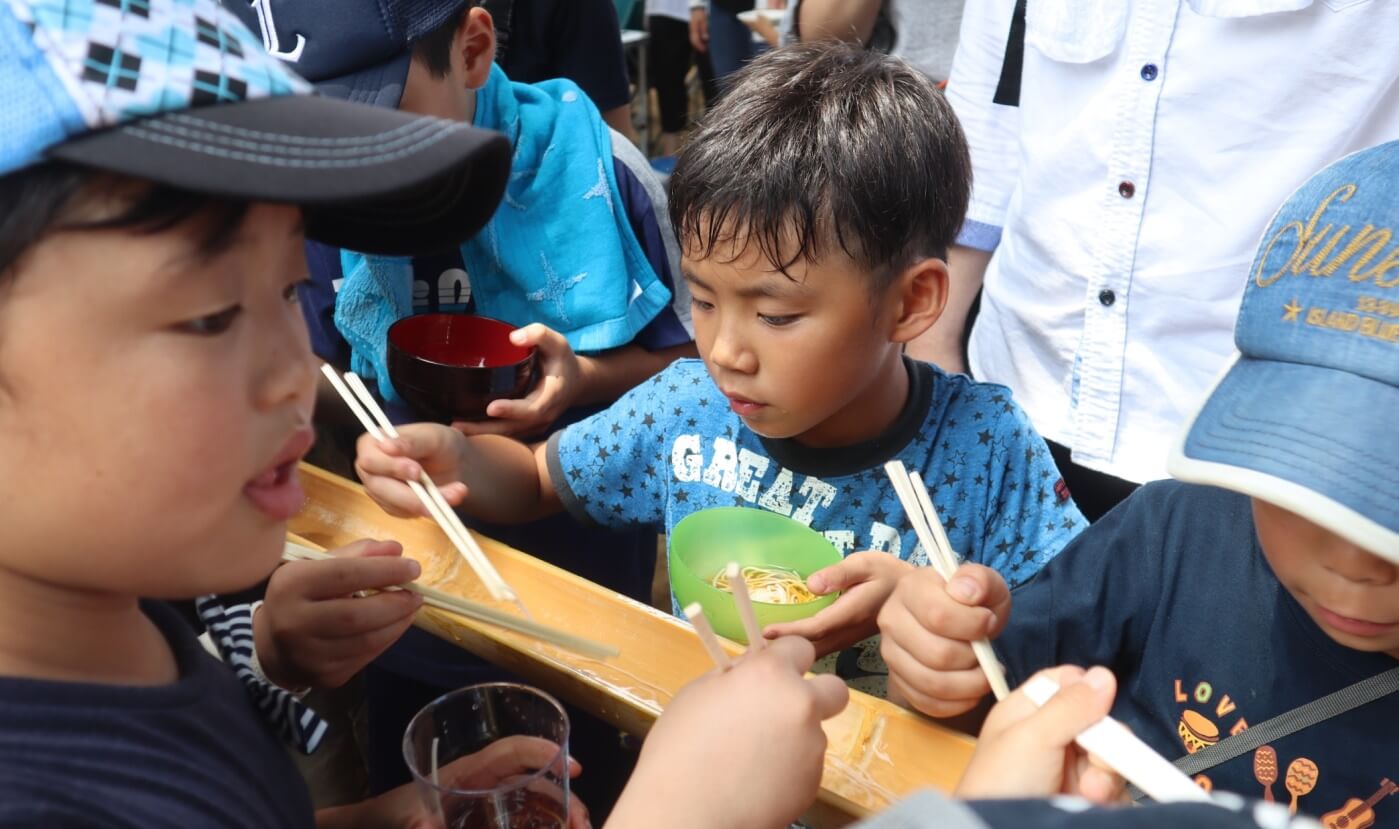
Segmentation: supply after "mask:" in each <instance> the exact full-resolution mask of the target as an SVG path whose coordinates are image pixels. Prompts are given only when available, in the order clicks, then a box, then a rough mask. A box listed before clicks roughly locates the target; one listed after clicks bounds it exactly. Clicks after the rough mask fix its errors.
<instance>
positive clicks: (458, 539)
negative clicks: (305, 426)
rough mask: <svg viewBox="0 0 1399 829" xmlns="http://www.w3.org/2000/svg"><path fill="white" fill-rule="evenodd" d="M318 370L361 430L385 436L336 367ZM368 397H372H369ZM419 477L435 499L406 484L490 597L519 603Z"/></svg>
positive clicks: (423, 489) (416, 485)
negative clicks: (479, 580)
mask: <svg viewBox="0 0 1399 829" xmlns="http://www.w3.org/2000/svg"><path fill="white" fill-rule="evenodd" d="M321 373H322V374H324V375H325V376H326V379H328V380H330V384H331V385H332V386H334V387H335V391H336V392H338V393H339V394H340V397H341V398H342V399H343V400H344V401H345V405H346V406H349V407H350V411H351V412H352V413H353V414H354V416H355V417H356V418H357V419H358V420H359V422H360V425H362V426H363V427H364V430H365V431H366V432H368V433H369V434H370V436H371V437H373V438H374V439H375V440H386V439H387V438H386V437H385V433H384V432H383V431H381V430H380V429H379V427H378V426H377V425H375V422H374V420H373V419H372V418H371V417H370V415H369V412H368V411H367V410H366V409H365V408H364V406H363V405H362V404H361V402H360V400H359V399H358V398H357V397H356V395H355V393H354V392H352V391H351V390H350V387H349V386H347V385H346V384H345V381H344V380H342V379H341V378H340V375H338V374H336V373H335V369H333V368H331V367H330V366H329V365H328V364H323V365H322V366H321ZM361 385H362V383H361ZM366 392H367V390H366ZM369 399H370V400H371V401H373V398H372V397H370V398H369ZM373 407H374V410H375V411H376V412H377V413H378V415H379V416H383V417H384V420H385V421H387V420H388V418H387V417H386V416H384V413H383V410H382V409H379V406H378V404H377V403H374V404H373ZM397 434H398V431H397V430H396V429H395V430H394V435H395V436H397ZM422 480H425V481H427V483H428V484H430V485H431V486H432V489H433V490H434V491H437V498H436V499H434V498H433V497H432V495H431V494H430V493H429V492H428V489H427V487H425V486H423V484H422V482H421V481H408V482H407V484H408V488H409V489H411V490H412V491H413V494H414V495H416V496H418V500H419V501H421V502H422V504H423V507H424V508H426V509H427V511H428V514H429V515H431V516H432V518H433V520H435V521H436V522H437V525H438V526H439V527H441V528H442V532H443V533H444V534H445V535H446V536H447V539H448V540H449V541H451V542H452V545H453V546H454V547H456V548H457V552H458V553H460V554H461V556H462V558H463V559H465V560H466V563H467V565H468V566H469V567H471V569H472V570H473V571H474V572H475V573H476V575H477V577H478V578H480V579H481V582H482V584H484V585H485V587H486V590H487V592H489V593H490V594H491V598H493V599H496V600H497V601H504V602H515V603H517V604H518V603H519V597H518V596H516V595H515V591H513V590H511V589H510V587H509V585H506V584H505V581H504V580H503V579H501V577H500V574H499V573H497V572H496V571H495V568H494V567H492V566H491V564H490V562H489V561H488V560H487V559H486V557H485V554H484V553H482V552H481V550H480V548H479V547H478V546H477V545H476V542H475V540H474V539H472V538H471V536H470V534H469V533H463V534H461V535H459V534H458V533H457V530H456V525H455V524H454V522H453V521H452V519H451V518H449V517H448V514H451V515H455V512H454V511H453V510H451V509H448V510H447V512H446V513H444V512H443V511H442V510H441V509H440V507H439V506H438V504H439V502H440V503H443V504H445V503H446V501H445V499H443V498H442V493H441V491H438V490H437V486H436V484H433V483H432V479H431V478H429V477H428V476H427V474H426V473H424V474H423V476H422Z"/></svg>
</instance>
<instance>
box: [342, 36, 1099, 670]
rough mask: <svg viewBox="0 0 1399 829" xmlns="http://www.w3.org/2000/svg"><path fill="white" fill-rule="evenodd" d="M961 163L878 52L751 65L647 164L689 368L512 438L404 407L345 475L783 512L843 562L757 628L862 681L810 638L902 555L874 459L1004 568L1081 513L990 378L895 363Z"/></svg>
mask: <svg viewBox="0 0 1399 829" xmlns="http://www.w3.org/2000/svg"><path fill="white" fill-rule="evenodd" d="M969 169H970V168H969V163H968V154H967V147H966V143H965V140H964V138H963V136H962V132H961V129H960V127H959V126H958V124H957V121H956V118H955V117H954V115H953V114H952V111H951V109H950V108H949V106H948V105H947V103H946V101H945V100H944V99H943V97H942V95H941V94H940V93H939V92H938V91H937V90H936V89H934V88H933V86H932V85H931V84H930V83H929V82H928V81H927V80H926V79H925V78H924V77H923V76H922V75H920V74H919V73H918V72H917V71H915V70H913V69H911V68H910V67H908V66H907V65H906V64H904V63H903V62H901V61H899V60H898V59H896V58H891V57H888V56H884V55H878V54H872V53H868V52H864V51H860V50H856V49H851V48H849V47H846V46H841V45H833V44H821V45H806V46H801V47H797V48H793V49H786V50H782V51H780V52H776V53H773V54H771V55H767V56H765V57H763V58H761V59H759V60H758V61H755V62H754V63H753V64H752V65H751V67H750V68H748V69H747V70H745V73H744V75H743V76H742V78H741V80H740V82H739V84H738V85H737V86H736V87H735V88H734V89H733V90H732V91H731V93H730V94H729V95H727V96H726V97H725V100H724V103H723V104H721V105H720V106H719V107H718V108H716V109H715V110H714V112H713V113H712V114H711V115H710V117H709V118H708V119H707V120H706V122H705V124H704V126H703V127H702V128H701V129H700V130H699V131H697V132H696V134H695V135H694V137H693V138H692V139H691V140H690V142H689V144H688V145H687V147H686V149H685V151H684V152H683V153H682V154H681V156H680V158H679V160H678V163H677V165H676V169H675V173H674V175H673V177H672V179H671V203H670V206H671V215H672V218H673V220H674V224H675V227H676V228H677V229H678V232H679V234H680V241H681V248H682V251H683V258H682V271H683V272H684V273H683V275H684V278H685V280H686V282H687V283H688V284H689V287H690V290H691V292H692V294H693V317H694V324H695V332H696V342H697V343H698V345H699V350H700V354H701V356H702V357H703V361H699V360H684V361H680V362H677V363H675V364H673V365H672V366H671V367H670V368H668V369H666V370H665V371H663V372H662V373H661V374H659V375H657V376H656V377H654V378H652V379H651V380H650V381H647V382H646V383H643V384H642V385H640V386H638V387H637V388H635V389H633V390H632V391H631V392H630V393H628V394H627V395H625V396H624V397H622V398H621V399H620V400H619V401H618V402H617V403H615V404H614V405H612V406H611V407H610V408H608V409H607V410H605V411H603V412H601V413H599V414H597V415H595V416H593V417H592V418H589V419H587V420H584V421H582V422H580V423H577V424H575V425H572V426H570V427H568V428H566V429H564V430H563V431H561V432H559V433H557V434H555V435H554V436H553V437H552V438H551V439H550V440H549V441H548V442H547V443H544V444H538V445H535V446H533V447H530V446H526V445H524V444H522V443H518V442H515V441H513V440H509V439H506V438H502V437H498V436H480V437H474V438H465V437H463V436H462V435H461V434H460V433H458V432H454V431H453V430H451V429H447V428H444V427H439V426H434V425H430V424H415V425H412V426H409V427H405V428H403V429H402V430H401V432H402V435H403V436H402V438H401V439H400V440H398V441H394V442H386V443H383V444H379V443H375V442H373V441H372V440H362V441H361V443H360V446H359V458H358V469H359V472H360V474H361V477H362V478H363V479H364V481H365V485H366V486H367V488H368V490H369V492H370V494H371V495H372V496H373V497H374V498H375V499H376V500H378V501H379V502H380V503H381V504H382V505H383V506H384V507H385V508H386V509H389V510H390V511H392V512H396V513H417V512H418V511H419V510H420V507H419V506H418V502H417V500H416V498H414V497H413V495H412V494H411V492H410V491H409V490H408V488H407V486H406V485H405V484H404V483H403V480H405V479H412V478H414V477H415V476H416V475H418V474H419V471H420V469H424V470H426V471H427V472H428V473H429V474H431V475H432V476H433V478H434V479H435V480H437V481H438V482H439V483H447V484H449V485H448V486H447V487H445V488H444V493H445V494H446V495H447V496H448V498H449V499H451V500H453V501H454V502H458V503H461V504H462V506H463V507H464V509H465V510H466V511H467V512H468V513H471V514H472V515H475V516H478V517H480V518H484V519H486V520H491V521H525V520H530V519H533V518H536V517H538V516H540V515H545V514H549V513H552V512H557V511H559V510H561V509H567V510H568V511H569V512H570V513H572V514H574V515H576V516H578V517H579V518H582V519H586V520H588V521H590V522H594V523H597V524H603V525H607V526H613V527H625V526H636V525H643V526H652V527H656V528H658V529H663V530H665V531H667V532H669V531H670V529H671V528H672V527H674V526H675V524H676V523H677V522H678V521H680V520H681V519H682V518H684V517H685V516H687V515H689V514H691V513H693V512H696V511H697V510H702V509H706V508H709V507H717V506H732V505H735V504H737V505H742V506H750V507H756V508H759V509H765V510H769V511H772V512H776V513H779V514H782V515H787V516H790V517H791V518H793V519H794V520H796V521H799V522H801V523H803V524H805V525H807V526H810V527H811V528H813V529H815V530H818V531H820V532H822V533H824V534H825V535H826V537H827V538H829V539H830V540H831V541H832V542H833V543H834V544H835V545H836V546H837V547H839V548H840V549H841V551H842V552H844V553H845V554H846V556H847V557H846V559H845V561H844V562H842V563H841V564H838V565H836V566H834V567H831V568H828V569H826V570H823V571H821V572H818V573H816V574H814V575H812V576H811V578H810V579H809V585H810V587H811V588H812V590H813V591H815V592H817V593H820V594H826V593H830V592H833V591H836V590H839V591H841V592H842V594H843V595H842V596H841V597H840V599H839V600H838V601H836V602H835V603H834V604H833V605H832V606H831V607H829V608H827V609H826V610H825V611H823V612H822V613H820V614H818V615H816V616H814V617H812V618H811V619H808V620H806V621H803V622H800V623H795V624H790V625H780V626H774V627H772V628H770V629H769V630H768V631H766V633H767V634H768V635H771V636H777V635H783V634H796V635H800V636H805V637H807V638H809V639H811V640H813V641H814V642H815V643H816V644H817V648H818V650H819V651H820V652H822V653H826V654H832V658H831V659H832V661H835V662H837V664H836V665H834V666H830V665H828V667H835V668H836V669H837V671H838V672H839V673H840V674H841V675H842V676H844V677H846V678H847V679H848V680H855V681H856V682H855V684H856V687H859V688H861V689H863V690H868V691H871V692H875V693H879V692H880V691H882V690H883V676H882V674H883V673H884V669H883V666H882V663H880V661H879V659H878V653H877V650H878V648H877V647H876V646H875V645H874V644H873V643H868V642H867V643H865V644H864V646H863V647H862V648H860V649H858V650H855V651H851V652H849V654H848V655H842V658H837V657H836V656H834V655H835V654H836V653H837V652H840V651H842V650H844V649H846V648H849V647H850V646H852V645H855V644H857V643H860V642H862V641H863V640H866V639H867V638H869V637H870V636H871V635H872V634H874V633H875V632H876V625H875V617H876V615H877V613H878V611H879V609H880V607H881V605H882V604H883V602H884V600H885V599H886V598H887V597H888V595H889V593H890V592H891V590H892V587H893V584H894V582H895V581H897V579H898V577H899V576H901V575H902V574H903V573H904V572H906V571H907V570H909V569H911V568H912V567H915V566H918V565H921V564H925V563H926V562H927V555H926V553H925V552H924V551H923V550H921V549H919V548H918V546H917V543H916V540H915V537H914V535H913V532H912V530H911V529H910V528H909V526H908V523H907V520H906V517H905V516H904V515H903V512H902V510H901V509H900V507H899V503H898V500H897V498H896V497H895V495H894V492H893V488H892V487H891V486H890V485H889V483H888V481H887V479H886V478H885V476H884V472H883V469H882V467H883V464H884V463H885V462H887V461H889V460H891V459H895V458H897V459H900V460H902V461H903V462H904V463H905V464H906V465H907V466H908V467H909V468H910V469H914V470H918V471H919V472H921V473H922V475H923V478H924V479H925V480H926V481H927V482H928V483H929V485H930V487H931V493H930V494H931V495H932V499H933V503H934V504H935V506H936V507H937V509H938V512H939V514H940V515H941V516H942V517H943V520H944V522H945V524H946V527H947V531H948V535H949V537H950V539H951V541H952V545H953V547H954V548H955V549H956V550H957V551H958V552H959V553H961V554H963V555H964V556H966V557H967V558H968V559H969V560H971V561H975V562H979V563H983V564H985V565H987V566H989V567H992V568H994V569H995V570H997V571H998V572H999V573H1001V574H1002V575H1003V576H1004V578H1005V579H1006V580H1007V581H1008V582H1011V583H1014V584H1018V583H1020V582H1023V581H1026V580H1028V579H1029V578H1030V577H1031V576H1033V575H1034V574H1035V573H1036V572H1037V571H1038V570H1039V568H1040V567H1042V566H1043V565H1044V564H1045V562H1047V561H1048V560H1049V559H1051V558H1052V557H1053V556H1054V555H1055V554H1056V553H1058V551H1059V550H1060V548H1061V547H1063V546H1064V545H1065V544H1066V543H1067V542H1068V540H1069V539H1070V538H1072V537H1073V536H1074V535H1075V534H1076V533H1077V532H1078V531H1079V530H1080V529H1082V528H1083V527H1084V526H1085V523H1084V521H1083V518H1082V516H1081V515H1080V514H1079V512H1078V509H1077V508H1076V507H1075V506H1074V504H1073V502H1072V501H1071V500H1070V499H1069V496H1068V492H1067V491H1066V489H1065V488H1064V486H1063V484H1062V481H1061V480H1060V478H1059V475H1058V473H1057V472H1056V471H1055V467H1054V464H1053V462H1052V461H1051V459H1050V458H1049V455H1048V450H1047V449H1046V447H1045V444H1044V441H1043V440H1042V439H1041V438H1040V437H1039V435H1038V434H1036V432H1035V430H1034V428H1033V427H1032V426H1031V425H1030V423H1029V421H1028V420H1027V419H1026V417H1025V415H1024V413H1023V412H1022V411H1021V410H1020V409H1019V407H1017V406H1016V405H1015V403H1014V402H1013V401H1012V400H1011V399H1010V393H1009V392H1008V391H1007V390H1006V389H1005V388H1003V387H1000V386H992V385H986V384H979V383H975V382H972V381H971V380H969V379H968V378H966V377H963V376H960V375H948V374H944V373H943V372H942V371H940V370H938V369H937V368H936V367H934V366H932V365H929V364H926V363H919V362H915V361H913V360H909V359H908V358H906V357H905V356H904V355H903V346H904V344H905V343H907V342H908V341H910V340H912V339H913V338H915V337H917V336H918V335H919V334H921V333H922V332H923V331H925V330H927V328H928V327H929V326H930V325H932V324H933V322H934V321H935V320H936V319H937V317H938V315H939V314H940V313H941V311H942V308H943V305H944V302H945V299H946V295H947V279H948V277H947V265H946V263H945V261H944V257H945V252H946V249H947V245H948V244H949V243H950V242H951V240H952V239H953V237H954V236H955V234H956V231H957V228H958V226H959V225H960V224H961V222H962V217H963V213H964V212H965V209H966V205H967V199H968V192H969V189H970V181H969ZM857 551H859V552H857ZM580 553H581V554H589V553H591V554H598V555H605V551H580Z"/></svg>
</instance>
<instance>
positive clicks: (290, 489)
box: [243, 427, 315, 521]
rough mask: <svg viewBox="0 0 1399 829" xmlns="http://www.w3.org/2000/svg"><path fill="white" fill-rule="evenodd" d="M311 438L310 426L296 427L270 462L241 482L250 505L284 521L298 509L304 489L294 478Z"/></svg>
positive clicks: (274, 519)
mask: <svg viewBox="0 0 1399 829" xmlns="http://www.w3.org/2000/svg"><path fill="white" fill-rule="evenodd" d="M314 440H315V434H314V433H313V432H312V431H311V429H310V427H302V428H300V429H297V430H296V431H295V432H294V433H292V436H291V437H290V438H288V439H287V442H286V444H284V445H283V447H282V451H280V452H278V453H277V458H276V460H274V461H273V465H272V466H269V467H268V468H267V469H264V470H263V471H262V472H260V473H258V475H257V477H255V478H253V479H252V480H250V481H248V483H247V484H245V485H244V486H243V494H244V495H246V496H247V498H248V500H249V501H252V503H253V506H255V507H257V508H258V509H259V510H261V511H262V512H263V513H264V514H265V515H266V516H267V517H268V518H271V519H272V520H273V521H286V520H287V519H289V518H291V517H292V516H293V515H296V513H297V512H299V511H300V510H301V505H302V503H304V502H305V500H306V493H305V492H304V491H303V490H302V489H301V481H300V480H299V479H298V478H297V474H296V465H297V464H298V463H300V462H301V459H302V457H304V456H305V455H306V452H307V451H308V450H309V449H310V448H311V444H312V443H313V442H314Z"/></svg>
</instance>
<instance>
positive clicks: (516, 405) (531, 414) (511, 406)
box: [452, 323, 582, 437]
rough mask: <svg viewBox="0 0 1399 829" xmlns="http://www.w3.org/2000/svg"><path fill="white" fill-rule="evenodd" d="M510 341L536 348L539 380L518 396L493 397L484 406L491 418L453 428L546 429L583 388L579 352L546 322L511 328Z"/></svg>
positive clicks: (487, 431) (520, 433) (476, 431)
mask: <svg viewBox="0 0 1399 829" xmlns="http://www.w3.org/2000/svg"><path fill="white" fill-rule="evenodd" d="M510 342H512V343H514V344H515V345H519V346H525V347H529V346H534V347H535V348H537V349H539V365H538V368H537V371H538V372H539V381H538V382H537V383H535V386H534V390H533V391H531V392H530V393H529V394H528V395H526V396H525V397H524V398H522V399H520V400H495V401H492V403H491V405H490V406H488V407H486V414H487V415H488V416H490V417H491V418H494V419H493V420H482V421H458V422H456V423H453V424H452V428H454V429H457V430H459V431H460V432H461V433H462V434H464V435H467V436H468V437H470V436H472V435H509V436H511V437H527V436H531V435H538V434H540V433H542V432H543V431H544V430H546V429H548V428H549V426H551V425H552V424H553V423H554V421H556V420H558V419H559V417H560V416H562V415H563V413H564V412H566V411H568V409H569V407H570V406H572V405H573V403H574V401H576V400H577V399H578V396H579V394H580V393H581V392H582V373H581V366H580V361H579V359H578V355H576V354H574V353H573V349H572V348H571V347H570V346H569V344H568V340H566V339H564V336H563V335H562V334H560V333H559V332H557V331H555V330H553V329H552V328H549V327H548V326H544V325H540V324H539V323H535V324H533V325H527V326H525V327H524V328H517V329H515V330H514V331H512V332H510Z"/></svg>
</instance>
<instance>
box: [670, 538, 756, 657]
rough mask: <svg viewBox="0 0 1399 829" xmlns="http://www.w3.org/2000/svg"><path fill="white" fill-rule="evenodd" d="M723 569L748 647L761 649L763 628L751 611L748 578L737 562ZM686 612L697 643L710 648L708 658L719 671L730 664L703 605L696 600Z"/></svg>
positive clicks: (751, 602)
mask: <svg viewBox="0 0 1399 829" xmlns="http://www.w3.org/2000/svg"><path fill="white" fill-rule="evenodd" d="M724 572H725V575H727V576H728V584H729V590H730V591H731V592H732V593H733V597H734V606H735V607H736V608H737V610H738V617H739V619H740V620H742V622H743V632H744V633H745V634H746V635H747V636H748V650H749V651H750V652H757V651H760V650H762V649H763V647H764V645H765V642H764V640H763V629H762V628H761V627H759V626H758V617H757V615H756V614H755V613H754V612H753V599H752V597H751V596H749V595H748V582H747V580H746V579H744V578H743V568H741V567H739V566H738V564H737V562H730V563H729V566H728V567H727V568H726V569H725V571H724ZM685 616H686V617H687V618H689V620H690V624H692V625H694V626H695V634H696V635H697V636H699V640H700V644H702V645H704V649H705V650H706V651H708V652H709V658H710V659H713V660H714V664H715V665H717V666H718V668H719V671H720V672H721V673H722V672H723V671H727V670H728V669H729V668H731V667H733V661H732V660H731V659H729V657H728V654H727V653H725V651H724V646H723V644H722V643H720V641H719V637H718V635H716V634H715V633H714V628H713V627H711V626H710V624H709V619H707V618H706V617H705V615H704V608H702V607H700V605H699V603H698V602H696V603H694V604H691V605H689V606H688V607H686V608H685Z"/></svg>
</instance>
